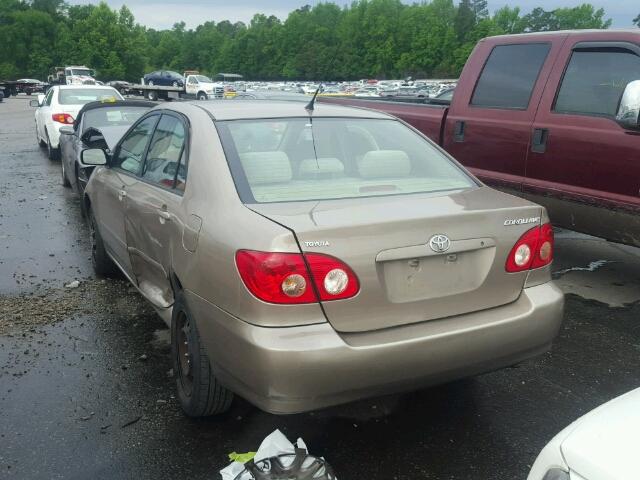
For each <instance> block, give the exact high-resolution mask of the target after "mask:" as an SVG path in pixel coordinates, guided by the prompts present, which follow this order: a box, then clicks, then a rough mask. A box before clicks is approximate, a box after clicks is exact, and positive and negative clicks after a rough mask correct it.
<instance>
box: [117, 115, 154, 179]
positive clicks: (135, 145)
mask: <svg viewBox="0 0 640 480" xmlns="http://www.w3.org/2000/svg"><path fill="white" fill-rule="evenodd" d="M157 119H158V117H157V116H156V115H153V116H151V117H149V118H145V119H144V120H143V121H142V122H140V123H139V124H138V125H136V126H135V127H133V129H132V130H131V131H130V132H129V133H127V135H125V137H124V139H123V140H122V143H121V144H120V148H119V149H118V151H117V153H116V155H115V157H114V159H113V166H114V167H115V168H121V169H122V170H125V171H127V172H131V173H138V172H139V171H140V164H141V163H142V156H143V155H144V150H145V148H146V147H147V143H149V139H150V138H151V132H152V131H153V126H154V125H155V124H156V120H157Z"/></svg>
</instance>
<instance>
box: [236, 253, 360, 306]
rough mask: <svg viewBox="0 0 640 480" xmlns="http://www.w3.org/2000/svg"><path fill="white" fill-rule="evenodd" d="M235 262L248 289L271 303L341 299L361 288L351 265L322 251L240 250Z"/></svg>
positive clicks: (352, 294) (350, 295) (298, 302)
mask: <svg viewBox="0 0 640 480" xmlns="http://www.w3.org/2000/svg"><path fill="white" fill-rule="evenodd" d="M236 265H237V267H238V272H239V273H240V277H241V278H242V281H243V282H244V284H245V285H246V287H247V288H248V289H249V291H250V292H251V293H252V294H253V295H254V296H256V297H257V298H259V299H260V300H263V301H265V302H269V303H284V304H300V303H313V302H317V301H318V300H322V301H328V300H339V299H344V298H349V297H352V296H354V295H355V294H356V293H358V291H359V290H360V285H359V283H358V278H357V277H356V275H355V273H353V271H352V270H351V268H349V266H347V265H346V264H345V263H344V262H341V261H340V260H338V259H336V258H334V257H331V256H328V255H322V254H319V253H306V254H304V255H302V254H300V253H277V252H256V251H253V250H238V252H236ZM318 296H319V298H318Z"/></svg>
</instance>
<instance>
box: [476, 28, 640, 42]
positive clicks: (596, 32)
mask: <svg viewBox="0 0 640 480" xmlns="http://www.w3.org/2000/svg"><path fill="white" fill-rule="evenodd" d="M585 33H586V34H589V35H593V36H596V37H597V36H611V34H616V33H624V34H629V33H633V34H636V35H637V34H640V30H638V29H637V28H620V29H607V30H598V29H584V30H555V31H549V32H528V33H515V34H510V35H494V36H491V37H486V39H487V40H489V39H490V40H496V39H502V38H506V39H509V38H532V37H537V36H541V37H565V36H569V37H571V36H576V35H584V34H585Z"/></svg>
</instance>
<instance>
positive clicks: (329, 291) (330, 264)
mask: <svg viewBox="0 0 640 480" xmlns="http://www.w3.org/2000/svg"><path fill="white" fill-rule="evenodd" d="M304 257H305V258H306V260H307V264H308V265H309V268H310V269H311V276H312V277H313V281H314V283H315V285H316V289H317V290H318V293H319V295H320V300H322V301H327V300H339V299H342V298H350V297H353V296H354V295H355V294H356V293H358V290H360V284H359V282H358V277H356V274H355V273H353V270H351V268H349V266H348V265H346V264H345V263H344V262H341V261H340V260H338V259H337V258H334V257H330V256H329V255H322V254H320V253H305V254H304Z"/></svg>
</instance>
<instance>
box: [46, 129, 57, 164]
mask: <svg viewBox="0 0 640 480" xmlns="http://www.w3.org/2000/svg"><path fill="white" fill-rule="evenodd" d="M47 157H48V158H49V160H51V161H52V162H55V161H57V160H60V148H53V147H52V146H51V140H49V134H48V133H47Z"/></svg>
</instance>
